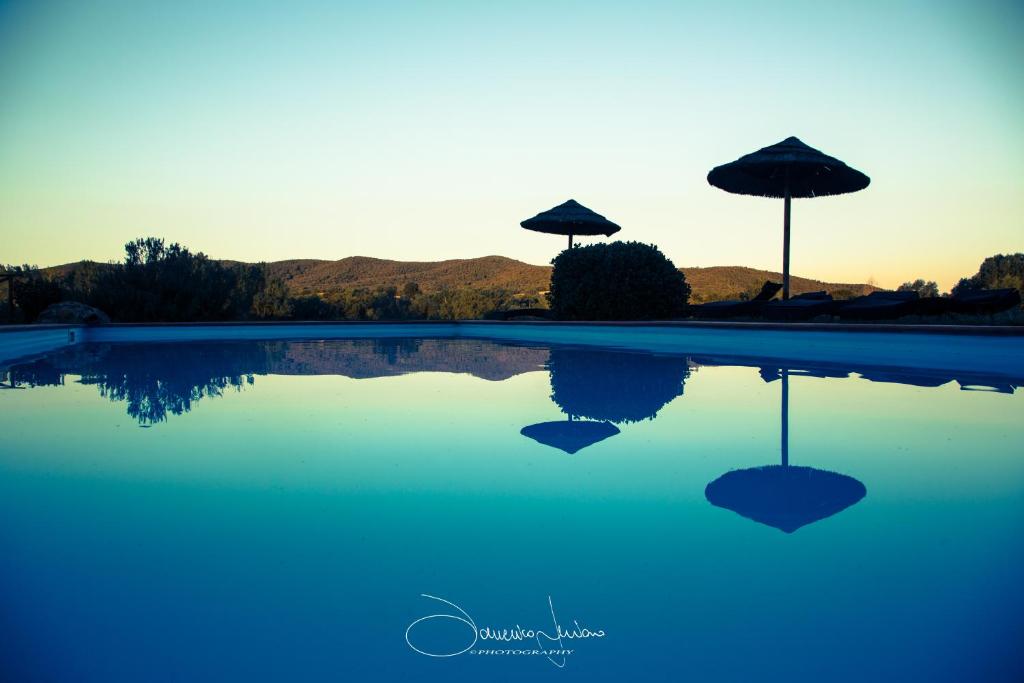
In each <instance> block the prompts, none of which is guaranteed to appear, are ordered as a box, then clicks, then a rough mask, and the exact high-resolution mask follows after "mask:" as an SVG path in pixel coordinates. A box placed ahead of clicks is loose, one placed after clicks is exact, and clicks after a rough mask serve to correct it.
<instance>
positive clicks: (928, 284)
mask: <svg viewBox="0 0 1024 683" xmlns="http://www.w3.org/2000/svg"><path fill="white" fill-rule="evenodd" d="M897 291H900V292H917V295H918V296H919V297H921V298H922V299H923V298H925V297H936V296H938V295H939V286H938V285H937V284H935V282H934V281H932V280H928V281H925V280H922V279H921V278H918V279H916V280H914V281H913V282H904V283H903V284H902V285H900V286H899V287H898V288H897Z"/></svg>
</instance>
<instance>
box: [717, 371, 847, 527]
mask: <svg viewBox="0 0 1024 683" xmlns="http://www.w3.org/2000/svg"><path fill="white" fill-rule="evenodd" d="M844 376H845V375H844ZM761 377H762V378H763V379H764V380H765V381H766V382H774V381H776V380H780V379H781V390H780V393H781V405H782V410H781V425H780V448H779V450H780V453H781V459H782V463H781V464H780V465H764V466H761V467H752V468H748V469H742V470H733V471H731V472H726V473H725V474H723V475H722V476H721V477H719V478H718V479H716V480H714V481H713V482H711V483H710V484H708V485H707V488H705V489H704V495H705V496H706V497H707V499H708V501H709V502H710V503H711V504H712V505H717V506H718V507H722V508H726V509H729V510H732V511H733V512H736V513H737V514H739V515H742V516H743V517H746V518H748V519H752V520H754V521H755V522H760V523H761V524H766V525H768V526H772V527H775V528H776V529H780V530H781V531H784V532H786V533H787V534H790V533H793V532H794V531H796V530H797V529H799V528H800V527H802V526H806V525H808V524H812V523H814V522H818V521H820V520H822V519H825V518H826V517H831V516H832V515H834V514H836V513H838V512H842V511H843V510H845V509H846V508H848V507H850V506H851V505H854V504H856V503H857V502H858V501H860V500H861V499H862V498H863V497H864V496H865V495H866V494H867V489H866V488H865V487H864V484H862V483H861V482H859V481H857V480H856V479H854V478H853V477H849V476H847V475H845V474H839V473H838V472H829V471H827V470H818V469H814V468H813V467H804V466H798V465H790V464H789V370H788V369H787V368H782V369H775V368H762V369H761Z"/></svg>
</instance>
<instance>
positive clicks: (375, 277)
mask: <svg viewBox="0 0 1024 683" xmlns="http://www.w3.org/2000/svg"><path fill="white" fill-rule="evenodd" d="M225 263H231V262H230V261H226V262H225ZM78 265H79V264H77V263H69V264H64V265H61V266H53V267H52V268H46V269H44V270H45V271H46V272H47V273H49V274H51V275H52V276H63V275H66V274H67V273H69V272H70V271H72V270H74V269H75V268H76V267H77V266H78ZM267 268H268V270H269V273H270V276H271V277H280V278H281V279H282V280H284V282H285V284H286V285H287V286H288V289H289V290H290V291H291V293H292V294H294V295H300V294H324V293H328V292H331V291H336V290H339V289H353V288H357V287H366V288H368V289H376V288H377V287H388V286H395V287H398V288H401V287H402V286H403V285H405V284H406V283H407V282H415V283H417V284H418V285H419V286H420V288H421V289H422V290H423V291H424V292H434V291H437V290H439V289H442V288H451V289H459V288H463V287H466V288H474V289H504V290H508V291H511V292H515V293H521V294H535V293H537V292H542V291H545V290H547V288H548V282H549V279H550V273H551V267H550V266H535V265H531V264H529V263H523V262H522V261H516V260H514V259H510V258H506V257H504V256H483V257H480V258H473V259H452V260H448V261H392V260H388V259H376V258H369V257H366V256H350V257H348V258H344V259H341V260H339V261H324V260H318V259H293V260H288V261H274V262H271V263H268V264H267ZM681 270H682V271H683V272H684V273H685V274H686V279H687V281H688V282H689V283H690V285H691V287H692V288H693V298H692V301H693V302H694V303H700V302H702V301H714V300H717V299H728V298H737V297H739V295H740V294H743V293H747V294H753V293H755V292H757V291H758V290H759V289H760V288H761V285H762V284H763V283H764V281H765V280H774V281H776V282H781V281H782V276H781V275H780V274H779V273H774V272H771V271H767V270H758V269H756V268H746V267H743V266H713V267H710V268H683V269H681ZM821 289H824V290H827V291H829V292H842V291H843V290H848V291H849V292H852V293H854V294H860V293H867V292H870V291H872V290H873V289H877V288H876V287H872V286H871V285H866V284H842V283H829V282H822V281H819V280H811V279H808V278H802V277H795V276H794V277H793V278H792V291H793V293H794V294H799V293H801V292H810V291H816V290H821Z"/></svg>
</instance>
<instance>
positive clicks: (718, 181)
mask: <svg viewBox="0 0 1024 683" xmlns="http://www.w3.org/2000/svg"><path fill="white" fill-rule="evenodd" d="M708 182H709V183H711V184H712V185H714V186H715V187H718V188H721V189H723V190H725V191H726V192H732V193H734V194H749V195H756V196H759V197H775V198H779V197H781V198H782V199H783V200H785V209H784V213H783V215H784V217H783V237H782V298H783V299H788V298H789V204H790V199H791V198H793V197H798V198H803V197H821V196H825V195H833V194H846V193H847V192H856V191H858V190H863V189H864V188H865V187H867V186H868V184H869V183H870V182H871V179H870V178H868V177H867V176H866V175H864V174H863V173H861V172H860V171H858V170H856V169H854V168H850V167H849V166H847V165H846V164H844V163H843V162H842V161H839V159H836V158H833V157H830V156H828V155H827V154H823V153H822V152H819V151H818V150H816V149H814V148H813V147H808V146H807V145H805V144H804V143H803V142H801V141H800V140H798V139H797V138H794V137H790V138H786V139H785V140H783V141H782V142H780V143H778V144H777V145H772V146H771V147H765V148H764V149H759V150H758V151H756V152H754V153H753V154H748V155H746V156H743V157H740V158H739V159H737V160H736V161H733V162H732V163H729V164H724V165H722V166H716V167H715V168H713V169H711V172H710V173H708Z"/></svg>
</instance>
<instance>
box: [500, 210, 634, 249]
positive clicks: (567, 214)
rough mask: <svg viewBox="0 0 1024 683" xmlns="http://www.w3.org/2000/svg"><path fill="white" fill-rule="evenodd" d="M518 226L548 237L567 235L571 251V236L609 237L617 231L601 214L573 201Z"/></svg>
mask: <svg viewBox="0 0 1024 683" xmlns="http://www.w3.org/2000/svg"><path fill="white" fill-rule="evenodd" d="M519 225H521V226H523V227H524V228H526V229H527V230H533V231H534V232H546V233H547V234H549V235H568V236H569V248H570V249H572V238H573V235H604V236H605V237H611V236H612V235H614V234H615V233H617V232H618V231H619V230H622V228H620V227H619V226H618V225H616V224H615V223H612V222H611V221H610V220H608V219H607V218H605V217H604V216H602V215H601V214H598V213H594V212H593V211H591V210H590V209H588V208H587V207H585V206H583V205H582V204H580V203H579V202H577V201H576V200H575V199H570V200H569V201H567V202H566V203H564V204H559V205H558V206H556V207H555V208H553V209H548V210H547V211H543V212H541V213H538V214H537V215H536V216H534V217H533V218H528V219H526V220H525V221H523V222H522V223H520V224H519Z"/></svg>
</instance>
